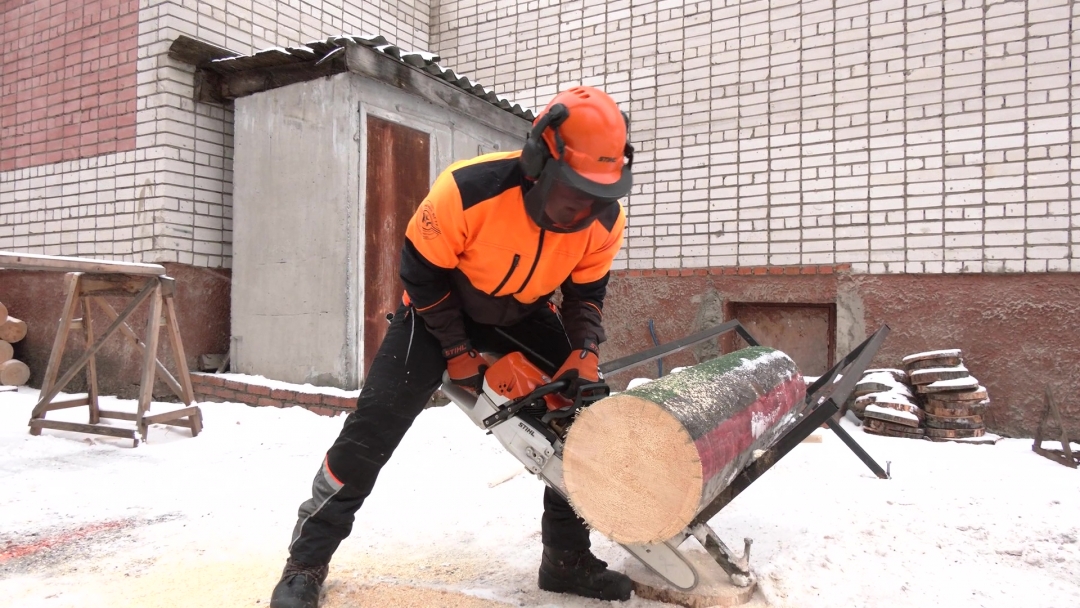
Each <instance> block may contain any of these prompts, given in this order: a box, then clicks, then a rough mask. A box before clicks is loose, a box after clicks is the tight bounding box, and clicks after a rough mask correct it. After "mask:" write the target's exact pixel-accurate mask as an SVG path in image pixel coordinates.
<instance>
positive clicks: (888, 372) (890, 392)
mask: <svg viewBox="0 0 1080 608" xmlns="http://www.w3.org/2000/svg"><path fill="white" fill-rule="evenodd" d="M853 396H854V398H855V401H854V403H853V404H852V406H851V408H850V409H851V411H852V413H854V414H855V416H857V417H858V418H860V419H861V420H862V421H863V431H864V432H866V433H870V434H873V435H884V436H886V437H907V438H911V439H922V438H923V436H924V434H925V431H924V430H923V424H922V422H923V419H924V417H925V412H924V411H923V409H922V408H921V407H920V406H919V401H918V399H917V398H916V396H915V392H914V391H913V390H912V387H911V383H910V379H909V377H908V374H907V372H905V371H904V370H902V369H868V370H866V371H865V372H864V373H863V377H862V378H861V379H860V380H859V382H858V384H856V385H855V392H854V393H853Z"/></svg>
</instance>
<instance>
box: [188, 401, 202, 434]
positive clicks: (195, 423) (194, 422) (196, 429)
mask: <svg viewBox="0 0 1080 608" xmlns="http://www.w3.org/2000/svg"><path fill="white" fill-rule="evenodd" d="M195 409H196V410H197V411H196V412H195V415H193V416H192V417H191V418H189V420H190V421H191V436H192V437H198V436H199V433H201V432H202V410H201V409H199V408H198V407H196V408H195Z"/></svg>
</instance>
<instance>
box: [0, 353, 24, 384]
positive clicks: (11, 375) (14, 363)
mask: <svg viewBox="0 0 1080 608" xmlns="http://www.w3.org/2000/svg"><path fill="white" fill-rule="evenodd" d="M29 379H30V368H29V367H27V366H26V364H25V363H23V362H22V361H19V360H18V359H12V360H10V361H5V362H3V363H0V384H3V385H4V386H22V385H24V384H26V381H27V380H29Z"/></svg>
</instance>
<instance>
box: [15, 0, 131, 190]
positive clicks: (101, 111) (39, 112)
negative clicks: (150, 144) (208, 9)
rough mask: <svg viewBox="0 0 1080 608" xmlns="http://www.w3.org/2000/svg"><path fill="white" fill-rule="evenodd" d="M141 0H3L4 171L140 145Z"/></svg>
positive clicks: (124, 149) (107, 152)
mask: <svg viewBox="0 0 1080 608" xmlns="http://www.w3.org/2000/svg"><path fill="white" fill-rule="evenodd" d="M138 36H139V2H138V0H88V1H79V0H11V1H6V2H0V171H10V170H12V169H19V168H23V167H31V166H35V165H42V164H49V163H56V162H60V161H65V160H74V159H78V158H86V157H91V156H98V155H102V154H109V153H112V152H119V151H127V150H133V149H135V85H136V82H135V77H136V75H135V68H136V58H137V57H136V55H137V52H138Z"/></svg>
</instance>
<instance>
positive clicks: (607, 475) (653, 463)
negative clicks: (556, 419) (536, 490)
mask: <svg viewBox="0 0 1080 608" xmlns="http://www.w3.org/2000/svg"><path fill="white" fill-rule="evenodd" d="M563 469H564V475H565V480H566V488H567V493H568V494H569V498H570V503H571V504H572V505H573V506H574V508H575V509H576V510H577V512H578V514H579V515H581V516H582V517H583V518H584V519H585V520H586V521H588V522H589V523H590V524H591V525H592V526H593V528H595V529H596V530H597V531H598V532H600V533H602V534H604V535H606V536H608V537H609V538H611V539H612V540H614V541H616V542H620V543H627V544H637V543H642V544H645V543H652V542H661V541H665V540H667V539H669V538H671V537H673V536H675V534H677V533H678V532H679V531H680V530H682V529H683V527H685V526H686V523H687V522H688V521H690V520H692V519H693V518H694V516H695V515H696V514H697V513H696V510H697V507H698V505H699V503H700V502H701V492H702V468H701V458H700V456H699V454H698V450H697V448H696V447H695V445H694V440H693V439H692V438H691V437H690V435H689V433H687V431H686V429H685V428H684V427H683V425H682V424H680V423H679V421H678V420H676V419H675V417H674V416H672V415H671V414H670V413H669V412H668V411H666V410H665V409H663V408H661V407H660V406H658V405H657V404H655V403H652V402H651V401H647V400H645V399H642V398H640V397H636V396H632V395H625V394H624V395H615V396H613V397H608V398H607V399H604V400H603V401H600V402H599V403H596V404H594V405H592V406H590V407H589V408H588V409H586V410H585V411H584V412H582V413H581V415H580V416H579V417H578V419H577V420H576V421H575V422H574V424H573V426H572V427H570V432H569V435H568V436H567V440H566V447H565V449H564V451H563ZM657 479H663V480H666V481H667V483H664V484H657V483H656V480H657Z"/></svg>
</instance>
